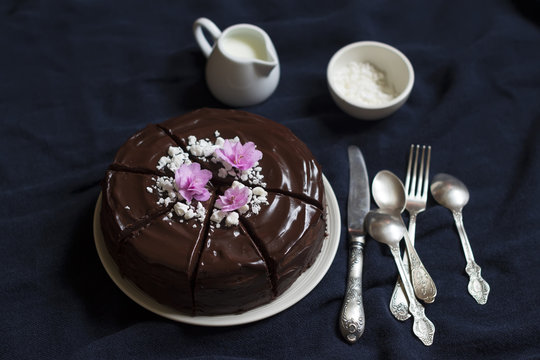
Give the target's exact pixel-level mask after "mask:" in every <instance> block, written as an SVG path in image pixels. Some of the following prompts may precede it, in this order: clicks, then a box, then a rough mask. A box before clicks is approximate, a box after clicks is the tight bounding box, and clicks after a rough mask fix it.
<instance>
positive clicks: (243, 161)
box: [216, 140, 262, 170]
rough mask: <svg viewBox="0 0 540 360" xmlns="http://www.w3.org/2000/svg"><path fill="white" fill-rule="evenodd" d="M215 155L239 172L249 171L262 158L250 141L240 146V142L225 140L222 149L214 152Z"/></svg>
mask: <svg viewBox="0 0 540 360" xmlns="http://www.w3.org/2000/svg"><path fill="white" fill-rule="evenodd" d="M216 154H217V155H218V156H219V157H220V158H222V159H223V160H225V161H226V162H227V163H229V164H231V165H232V166H234V167H235V168H237V169H239V170H249V169H251V168H252V167H253V166H254V165H255V163H256V162H257V161H259V160H260V159H261V158H262V152H260V151H259V150H257V149H256V145H255V144H254V143H253V142H251V141H250V142H247V143H245V144H244V145H242V144H241V143H240V142H235V143H231V141H229V140H225V142H224V144H223V149H218V150H216Z"/></svg>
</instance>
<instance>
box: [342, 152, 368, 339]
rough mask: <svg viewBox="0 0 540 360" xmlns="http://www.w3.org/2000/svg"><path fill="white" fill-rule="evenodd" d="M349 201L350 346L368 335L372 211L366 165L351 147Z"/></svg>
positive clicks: (345, 313)
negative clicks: (366, 284)
mask: <svg viewBox="0 0 540 360" xmlns="http://www.w3.org/2000/svg"><path fill="white" fill-rule="evenodd" d="M348 151H349V199H348V203H347V222H348V233H349V268H348V276H347V291H346V293H345V299H344V300H343V306H342V308H341V316H340V320H339V325H340V326H339V328H340V330H341V334H342V335H343V337H344V338H345V339H346V340H347V341H348V342H349V343H355V342H356V341H357V340H358V339H359V338H360V336H362V334H363V333H364V328H365V322H366V320H365V315H364V305H363V301H362V266H363V263H364V244H365V238H364V236H365V230H364V218H365V216H366V214H367V213H368V211H369V207H370V198H369V180H368V175H367V169H366V163H365V162H364V157H363V156H362V152H361V151H360V149H359V148H358V147H357V146H354V145H351V146H349V149H348Z"/></svg>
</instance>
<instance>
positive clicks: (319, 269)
mask: <svg viewBox="0 0 540 360" xmlns="http://www.w3.org/2000/svg"><path fill="white" fill-rule="evenodd" d="M323 182H324V188H325V192H326V205H327V209H328V217H327V223H328V238H327V239H325V241H324V243H323V246H322V249H321V253H320V254H319V256H318V257H317V260H315V263H314V264H313V265H312V266H311V267H310V268H309V269H308V270H306V271H305V272H304V273H303V274H302V275H301V276H300V277H299V278H298V279H297V280H296V281H295V282H294V283H293V284H292V285H291V287H290V288H289V289H288V290H287V291H285V292H284V293H283V294H281V295H280V296H279V297H277V298H276V299H274V300H273V301H272V302H270V303H268V304H266V305H263V306H259V307H257V308H255V309H252V310H249V311H246V312H244V313H241V314H233V315H218V316H190V315H186V314H183V313H180V312H178V311H177V310H175V309H173V308H171V307H169V306H165V305H162V304H160V303H158V302H157V301H156V300H154V299H153V298H151V297H150V296H149V295H147V294H146V293H145V292H143V291H142V290H141V289H139V288H138V287H137V286H136V285H135V284H133V283H132V282H131V281H130V280H127V279H125V278H123V277H122V276H121V275H120V273H119V271H118V267H117V266H116V263H115V262H114V261H113V260H112V258H111V256H110V255H109V251H108V250H107V247H106V245H105V242H104V240H103V234H102V232H101V222H100V219H99V213H100V209H101V195H100V196H99V198H98V200H97V204H96V208H95V211H94V240H95V243H96V249H97V252H98V255H99V258H100V259H101V262H102V263H103V266H104V267H105V270H106V271H107V273H108V274H109V276H110V277H111V279H112V280H113V281H114V283H115V284H116V285H117V286H118V287H119V288H120V290H122V291H123V292H124V293H125V294H126V295H127V296H128V297H130V298H131V299H132V300H133V301H135V302H136V303H137V304H139V305H141V306H142V307H144V308H146V309H147V310H150V311H152V312H153V313H155V314H158V315H161V316H163V317H165V318H167V319H171V320H175V321H179V322H183V323H187V324H194V325H203V326H230V325H240V324H247V323H250V322H254V321H258V320H261V319H264V318H267V317H270V316H272V315H275V314H277V313H279V312H281V311H283V310H285V309H287V308H289V307H290V306H292V305H294V304H296V303H297V302H298V301H300V300H302V299H303V298H304V297H305V296H306V295H307V294H309V293H310V292H311V290H313V289H314V288H315V286H317V284H318V283H319V282H320V281H321V280H322V278H323V277H324V275H325V274H326V272H327V271H328V269H329V268H330V265H332V262H333V261H334V256H335V255H336V251H337V248H338V245H339V237H340V232H341V216H340V213H339V207H338V203H337V199H336V195H335V194H334V191H333V189H332V187H331V186H330V183H329V182H328V180H327V179H326V177H323Z"/></svg>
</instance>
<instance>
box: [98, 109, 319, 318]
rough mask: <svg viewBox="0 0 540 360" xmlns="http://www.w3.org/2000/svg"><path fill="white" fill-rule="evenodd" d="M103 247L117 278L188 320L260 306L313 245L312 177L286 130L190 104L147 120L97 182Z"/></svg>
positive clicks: (314, 167) (299, 268)
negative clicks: (187, 110)
mask: <svg viewBox="0 0 540 360" xmlns="http://www.w3.org/2000/svg"><path fill="white" fill-rule="evenodd" d="M102 195H103V197H102V208H101V215H100V216H101V224H102V231H103V236H104V241H105V243H106V245H107V248H108V250H109V252H110V254H111V257H112V259H113V260H114V262H115V263H116V264H117V265H118V269H119V271H120V273H121V274H122V276H124V277H125V278H127V279H129V280H131V281H132V282H133V283H135V284H136V285H137V286H138V287H139V288H141V289H142V290H143V291H144V292H146V293H147V294H148V295H149V296H151V297H153V298H154V299H156V300H157V301H159V302H160V303H162V304H165V305H168V306H171V307H173V308H175V309H177V310H178V311H181V312H182V313H186V314H191V315H221V314H234V313H240V312H244V311H247V310H250V309H253V308H255V307H257V306H260V305H262V304H265V303H268V302H270V301H271V300H272V299H274V298H275V297H277V296H279V295H280V294H282V293H283V292H284V291H285V290H287V289H288V288H289V287H290V286H291V284H293V283H294V281H295V280H296V279H297V278H298V277H299V276H300V275H301V274H302V273H303V272H304V271H305V270H306V269H307V268H308V267H310V266H311V265H312V264H313V262H314V261H315V259H316V258H317V256H318V254H319V252H320V249H321V246H322V243H323V241H324V238H325V232H326V224H325V216H324V186H323V181H322V172H321V168H320V166H319V164H318V163H317V161H316V160H315V159H314V158H313V155H312V154H311V152H310V151H309V149H308V148H307V147H306V145H305V144H304V143H303V142H302V141H300V140H299V139H298V138H297V137H296V136H295V135H294V134H293V133H292V132H291V131H290V130H289V129H288V128H286V127H285V126H283V125H280V124H278V123H276V122H274V121H271V120H269V119H266V118H263V117H261V116H258V115H255V114H252V113H248V112H244V111H239V110H221V109H200V110H196V111H193V112H191V113H188V114H185V115H183V116H179V117H176V118H172V119H169V120H167V121H164V122H162V123H160V124H152V125H148V126H147V127H146V128H144V129H143V130H141V131H139V132H138V133H136V134H135V135H133V136H132V137H131V138H130V139H128V140H127V142H126V143H125V144H124V145H123V146H122V147H121V148H120V149H119V150H118V152H117V154H116V157H115V159H114V161H113V163H112V164H111V166H110V167H109V169H108V171H107V174H106V177H105V179H104V181H103V186H102Z"/></svg>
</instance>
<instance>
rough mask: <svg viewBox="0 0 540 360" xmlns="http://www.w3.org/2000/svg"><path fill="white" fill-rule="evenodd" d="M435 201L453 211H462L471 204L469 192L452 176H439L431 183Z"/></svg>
mask: <svg viewBox="0 0 540 360" xmlns="http://www.w3.org/2000/svg"><path fill="white" fill-rule="evenodd" d="M431 195H433V198H434V199H435V201H437V202H438V203H439V204H441V205H442V206H444V207H445V208H448V209H450V210H452V211H460V210H462V209H463V207H464V206H465V205H467V203H468V202H469V190H468V189H467V187H466V186H465V184H464V183H462V182H461V181H460V180H458V179H456V178H455V177H453V176H452V175H448V174H437V175H435V177H434V178H433V182H432V183H431Z"/></svg>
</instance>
